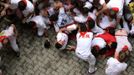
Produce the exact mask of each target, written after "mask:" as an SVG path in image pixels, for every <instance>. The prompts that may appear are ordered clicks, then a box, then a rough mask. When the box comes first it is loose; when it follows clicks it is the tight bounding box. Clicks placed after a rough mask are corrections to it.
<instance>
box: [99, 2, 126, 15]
mask: <svg viewBox="0 0 134 75" xmlns="http://www.w3.org/2000/svg"><path fill="white" fill-rule="evenodd" d="M104 3H105V0H100V4H102V5H103V4H104ZM106 5H107V7H108V8H109V9H110V8H113V7H117V8H119V12H118V14H117V16H119V17H120V16H122V14H123V5H124V0H110V1H109V2H108V3H107V4H106Z"/></svg>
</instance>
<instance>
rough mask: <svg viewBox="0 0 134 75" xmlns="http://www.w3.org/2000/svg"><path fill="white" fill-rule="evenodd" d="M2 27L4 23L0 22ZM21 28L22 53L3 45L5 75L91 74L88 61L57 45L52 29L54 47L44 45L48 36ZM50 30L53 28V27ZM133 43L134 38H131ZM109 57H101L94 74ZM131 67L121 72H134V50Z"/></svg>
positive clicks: (98, 73) (100, 73)
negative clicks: (16, 53) (61, 49)
mask: <svg viewBox="0 0 134 75" xmlns="http://www.w3.org/2000/svg"><path fill="white" fill-rule="evenodd" d="M0 26H1V28H2V27H5V26H4V24H3V23H0ZM18 30H19V33H20V34H19V35H20V36H19V37H18V41H19V45H20V50H21V55H20V57H19V58H17V57H15V55H14V54H13V52H12V50H11V48H10V47H9V48H7V49H3V50H2V51H3V52H1V53H0V54H1V55H3V61H4V65H5V69H4V75H90V74H88V63H86V62H84V61H82V60H80V59H79V58H77V57H76V56H75V54H74V52H67V53H62V52H61V51H59V50H57V49H55V48H54V39H55V34H54V33H50V32H49V37H50V38H51V40H50V41H51V44H52V46H51V48H50V49H45V48H44V46H43V45H44V41H45V37H37V36H35V35H33V34H32V33H31V31H30V30H28V29H21V30H20V29H18ZM51 32H54V31H53V30H51ZM130 40H131V43H133V45H134V39H133V38H130ZM105 64H106V59H105V60H98V61H97V67H98V70H97V71H96V72H95V73H94V74H92V75H105V74H104V71H105V70H104V69H105ZM128 64H129V67H128V68H127V70H126V71H125V72H124V73H123V74H122V75H134V52H132V56H131V58H130V60H129V61H128Z"/></svg>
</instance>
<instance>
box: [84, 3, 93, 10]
mask: <svg viewBox="0 0 134 75" xmlns="http://www.w3.org/2000/svg"><path fill="white" fill-rule="evenodd" d="M84 7H85V8H88V9H90V8H91V7H92V4H91V3H90V2H86V3H85V5H84Z"/></svg>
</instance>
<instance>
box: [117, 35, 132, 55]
mask: <svg viewBox="0 0 134 75" xmlns="http://www.w3.org/2000/svg"><path fill="white" fill-rule="evenodd" d="M115 38H116V41H117V48H116V52H117V53H119V52H120V51H121V50H122V48H123V47H124V46H127V47H128V49H129V51H132V45H131V44H130V42H129V41H128V37H127V36H115Z"/></svg>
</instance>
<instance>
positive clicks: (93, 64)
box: [76, 52, 96, 72]
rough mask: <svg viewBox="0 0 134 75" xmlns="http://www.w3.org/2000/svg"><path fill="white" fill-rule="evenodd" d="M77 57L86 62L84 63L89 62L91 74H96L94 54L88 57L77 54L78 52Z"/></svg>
mask: <svg viewBox="0 0 134 75" xmlns="http://www.w3.org/2000/svg"><path fill="white" fill-rule="evenodd" d="M76 55H77V56H78V57H79V58H80V59H82V60H84V61H87V62H88V63H89V72H94V71H95V63H96V59H95V57H94V56H93V55H92V54H90V55H88V56H85V55H81V54H80V53H77V52H76Z"/></svg>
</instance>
